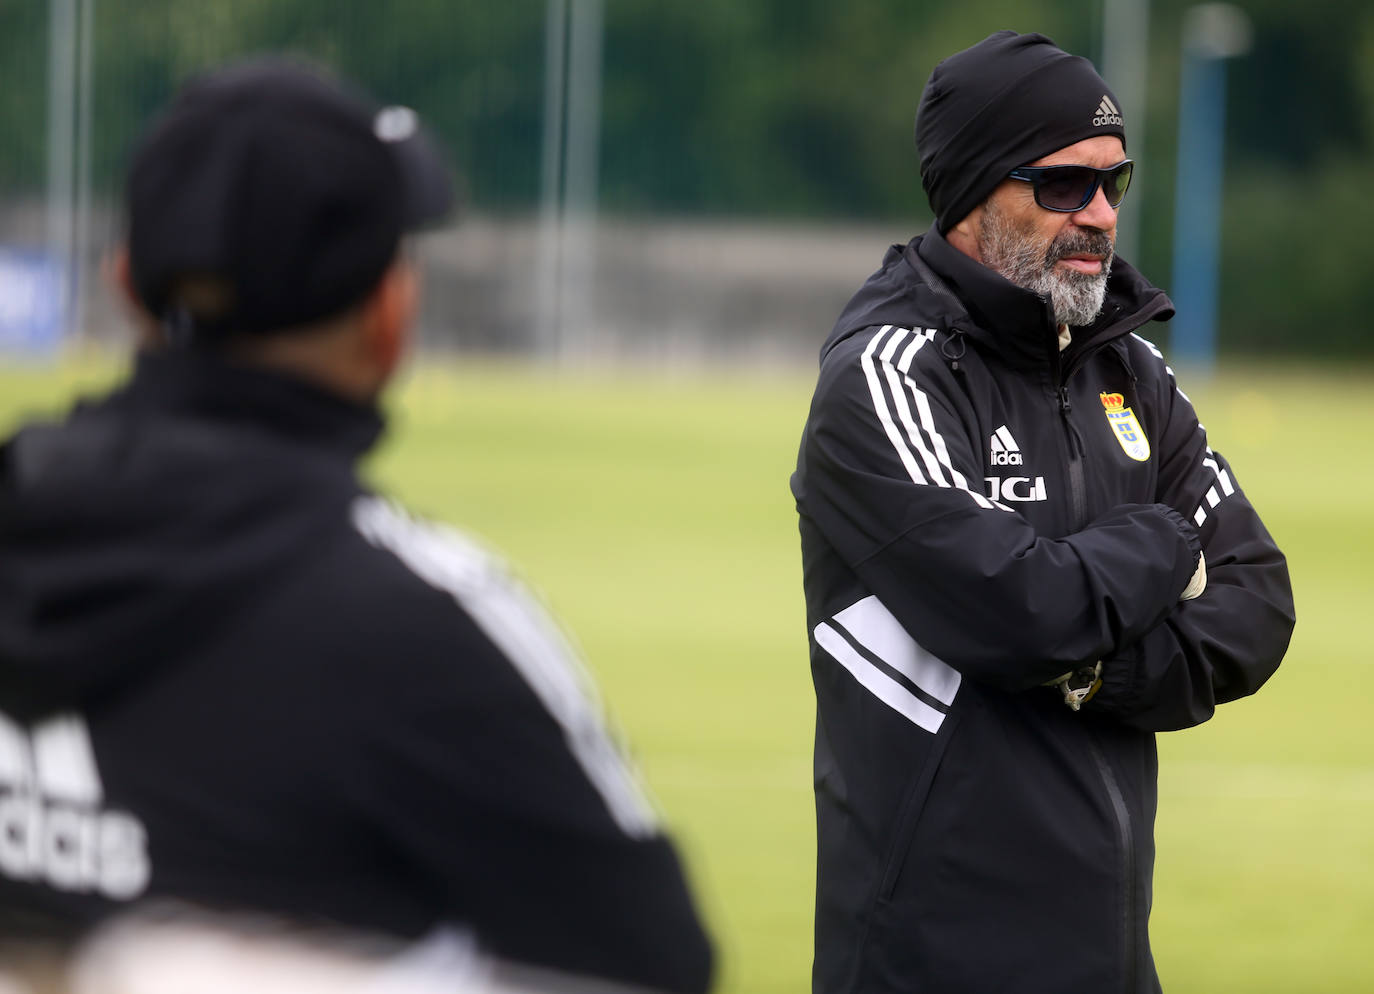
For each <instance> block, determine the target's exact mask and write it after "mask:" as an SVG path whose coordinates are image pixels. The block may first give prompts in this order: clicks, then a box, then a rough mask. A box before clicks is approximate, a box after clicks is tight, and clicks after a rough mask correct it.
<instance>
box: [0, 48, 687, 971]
mask: <svg viewBox="0 0 1374 994" xmlns="http://www.w3.org/2000/svg"><path fill="white" fill-rule="evenodd" d="M126 198H127V200H126V205H127V222H128V232H127V243H126V244H125V246H124V247H123V249H122V250H121V251H120V252H119V254H118V258H117V260H116V262H115V264H114V267H113V268H114V271H115V275H116V277H117V281H118V283H119V284H120V285H121V286H122V287H123V289H124V291H125V293H126V294H127V297H128V301H129V304H130V307H131V310H132V313H133V315H134V318H135V320H136V322H137V324H138V327H139V330H140V334H141V336H142V347H141V349H140V351H139V354H138V356H137V363H136V367H135V369H134V372H133V375H132V378H131V379H130V381H129V382H128V383H126V384H124V385H122V386H120V387H118V388H117V389H115V390H114V391H113V392H112V393H111V394H110V395H109V396H106V397H104V398H103V399H100V400H96V401H94V402H91V403H87V404H83V405H80V406H78V407H77V408H76V409H75V410H74V411H73V412H71V413H70V414H69V415H68V416H67V417H65V418H64V419H62V420H60V421H58V422H54V423H35V424H32V425H29V426H27V427H25V428H24V429H23V430H21V431H19V432H18V434H17V435H15V436H14V437H13V438H11V439H9V440H8V441H7V442H5V443H4V445H3V446H0V985H3V974H4V966H5V964H4V962H3V961H4V958H5V953H6V951H7V950H8V951H9V952H11V953H14V954H15V955H20V954H22V955H24V956H25V957H26V958H29V957H31V956H33V955H36V951H37V950H39V949H40V948H41V949H42V950H45V951H55V952H56V953H57V954H58V958H59V961H60V960H61V958H62V957H63V954H65V952H66V950H68V949H69V948H72V947H76V948H77V949H84V950H90V949H92V948H97V949H100V950H104V952H103V953H101V955H102V956H104V955H107V954H109V953H110V952H111V948H110V947H111V941H113V940H111V939H110V936H111V935H112V934H113V935H114V936H116V937H118V936H127V935H128V934H129V933H128V932H126V931H115V932H113V933H111V932H109V931H108V929H111V928H112V929H116V930H123V929H128V928H133V929H134V934H135V935H143V936H144V939H141V940H136V941H135V940H130V942H132V943H133V944H132V945H131V944H130V942H115V945H116V946H123V947H124V949H125V951H126V952H129V951H131V950H135V949H138V948H145V949H150V950H152V951H153V952H152V954H150V956H148V957H145V958H144V965H145V966H148V967H149V968H157V967H158V964H159V961H165V962H167V963H171V964H174V966H171V967H167V968H165V969H163V970H162V972H161V973H160V974H157V975H156V976H157V977H158V979H156V980H147V979H146V978H145V979H144V980H143V981H139V980H137V979H129V978H127V977H126V978H125V980H126V985H125V986H122V987H121V986H119V985H118V984H117V983H113V981H114V979H115V978H114V977H113V975H107V976H106V977H105V979H106V980H109V981H111V983H112V984H113V986H110V987H82V988H81V989H82V990H121V991H123V990H154V989H156V990H163V989H171V987H169V986H168V982H169V979H170V980H172V981H175V983H174V984H173V985H172V986H174V987H175V989H176V990H179V991H185V992H188V994H195V992H197V991H202V990H225V989H236V990H250V991H251V990H255V989H264V988H263V987H262V986H261V984H260V983H257V982H254V981H250V980H248V979H246V978H249V977H262V976H264V975H265V974H264V972H263V968H262V962H261V961H262V959H263V957H264V956H265V957H267V962H268V963H269V964H270V963H271V962H276V960H275V959H273V957H276V956H277V955H278V953H279V947H280V946H281V944H283V943H285V944H286V945H288V946H292V947H294V948H297V949H298V950H299V951H300V952H299V955H296V956H293V957H290V960H289V961H290V962H291V963H293V964H294V966H292V970H293V971H296V970H303V969H304V967H303V965H302V964H307V963H308V964H316V965H318V963H319V961H318V959H317V958H315V957H313V955H311V954H309V953H308V950H310V949H313V948H314V946H315V945H316V944H319V943H322V942H324V940H326V939H333V938H337V937H338V936H341V935H342V936H349V937H352V938H358V937H361V941H363V944H362V945H361V946H360V945H358V944H356V943H350V944H349V946H348V950H347V957H346V959H345V960H343V961H339V962H346V963H350V964H353V966H354V967H355V969H353V970H351V971H350V973H349V976H350V977H351V981H350V983H349V984H348V985H346V986H344V985H342V981H340V982H339V983H335V984H334V985H332V986H325V987H318V986H309V985H306V986H303V985H302V984H297V985H295V986H294V987H293V986H292V984H290V983H288V982H286V981H285V980H283V979H282V978H281V977H280V976H279V977H277V980H276V982H275V983H274V984H272V985H269V986H268V987H267V988H266V989H281V990H286V989H293V990H306V989H308V990H317V989H327V990H355V989H356V990H363V989H367V990H381V989H383V987H385V989H386V990H397V991H400V990H412V989H413V990H420V989H424V990H432V989H443V990H452V991H458V990H462V991H476V990H481V991H487V990H489V989H493V990H494V989H498V987H499V989H501V990H506V989H509V988H510V985H511V984H514V985H515V986H516V987H518V989H519V990H522V991H526V990H540V991H544V990H559V991H572V990H582V991H588V990H596V991H612V990H631V989H633V990H635V991H643V990H654V991H670V992H681V994H701V992H703V991H705V990H706V989H707V988H708V986H709V983H710V972H711V949H710V945H709V942H708V939H707V937H706V934H705V932H704V930H703V927H702V924H701V921H700V919H699V917H698V914H697V912H696V910H695V908H694V905H693V901H692V898H691V895H690V893H689V890H688V887H687V883H686V880H685V878H684V875H683V872H682V869H681V867H680V865H679V861H678V858H677V856H676V853H675V851H674V848H673V846H672V845H671V843H670V841H669V840H668V838H667V837H666V835H665V834H664V832H663V829H662V826H661V825H660V822H659V820H658V818H657V816H656V814H655V812H654V810H653V808H652V806H651V805H650V804H649V803H648V802H647V800H646V799H645V797H644V795H643V793H642V791H641V789H640V786H639V784H638V779H637V777H636V775H635V774H634V772H633V771H632V770H631V769H630V767H629V765H628V763H627V761H626V760H625V759H624V757H623V755H622V753H621V751H620V749H619V748H618V746H617V745H616V744H615V742H614V740H613V738H612V737H611V735H610V734H609V732H608V731H607V728H606V726H605V725H604V723H603V719H602V717H601V714H600V709H599V706H598V705H597V703H596V700H595V696H594V694H593V693H592V692H591V688H590V685H589V683H588V681H587V679H586V674H585V672H584V670H583V668H582V666H581V663H580V662H579V660H578V658H577V655H576V653H575V652H574V651H573V649H572V648H571V646H570V644H569V642H568V640H567V639H566V638H565V637H564V636H563V635H562V634H561V633H560V630H559V629H558V627H557V626H556V624H555V623H554V622H553V621H552V620H551V619H550V618H549V617H548V616H547V615H546V614H545V613H544V611H543V610H542V609H541V607H540V606H539V604H538V602H537V600H536V599H535V598H534V597H532V596H531V595H530V594H529V593H528V592H527V591H526V590H525V589H524V587H523V586H522V585H521V584H520V583H519V582H518V581H517V580H516V579H514V578H513V576H512V575H511V574H510V572H509V571H508V570H507V569H506V568H505V567H504V566H503V565H502V563H501V561H500V560H499V559H498V558H496V557H495V556H494V555H492V554H491V553H489V552H487V551H485V550H484V549H483V548H482V547H480V546H479V545H478V544H477V543H476V542H474V541H472V540H470V539H467V538H465V537H463V536H461V535H459V534H458V533H456V532H452V531H449V530H447V529H444V528H442V527H439V526H436V525H434V524H431V523H428V522H426V521H423V520H420V519H417V518H415V517H413V516H411V515H409V514H407V513H406V512H404V511H403V510H401V509H400V508H399V507H397V506H396V505H395V504H394V503H392V502H391V501H389V500H387V499H384V498H383V497H382V496H379V495H378V494H376V493H374V492H372V491H371V490H370V489H368V488H367V487H366V486H365V485H364V484H363V483H362V482H360V480H359V478H358V475H357V468H356V466H357V462H358V460H359V458H360V457H361V456H362V455H363V454H364V453H365V452H366V451H367V450H368V449H369V448H370V447H371V446H372V445H373V444H374V442H375V441H376V440H377V438H378V436H379V434H380V432H381V431H382V419H381V415H380V411H379V407H378V397H379V394H380V392H381V391H382V389H383V388H384V387H385V386H386V384H387V383H388V382H389V381H390V380H391V379H392V377H393V375H394V373H395V371H396V369H397V365H398V363H399V362H400V360H401V358H402V356H403V355H404V354H405V352H406V348H407V345H408V342H409V337H410V334H411V329H412V325H413V319H414V317H415V309H416V295H417V290H416V279H417V277H416V270H415V267H414V265H413V263H412V261H411V260H410V258H409V256H408V253H407V251H406V250H405V248H404V247H403V239H404V238H405V236H406V234H407V232H410V231H413V230H415V229H416V228H417V227H419V226H421V225H424V224H426V223H429V222H434V221H436V220H438V219H440V218H441V217H442V216H443V215H444V214H445V212H446V211H447V210H448V208H449V204H450V200H451V199H452V198H451V194H450V183H449V179H448V175H447V167H446V165H445V164H444V163H443V161H442V160H441V159H440V158H439V157H438V155H437V153H436V151H435V148H434V146H433V144H432V143H431V142H430V141H429V139H428V138H427V137H426V132H425V131H424V130H423V129H421V128H420V127H419V124H418V121H417V118H416V115H415V114H414V113H413V112H412V111H410V110H408V109H406V108H403V107H385V108H382V107H377V106H376V105H374V104H373V103H372V102H371V101H370V100H367V99H365V98H363V97H362V96H360V95H359V94H356V93H354V92H353V91H352V90H350V89H349V88H348V87H346V86H345V85H344V84H342V83H340V82H339V81H337V80H334V79H332V78H330V77H328V76H327V75H325V74H324V73H323V72H321V71H319V70H317V69H315V68H313V67H310V66H306V65H301V64H297V63H293V62H285V61H279V60H274V59H260V60H252V61H249V62H246V63H240V64H236V65H234V66H231V67H229V68H226V69H222V70H220V71H217V72H212V73H210V74H208V75H205V76H203V77H199V78H197V79H195V80H193V81H192V82H191V83H189V84H188V85H187V86H186V87H185V88H184V89H183V90H182V92H181V93H180V94H179V95H178V97H177V98H176V100H175V101H174V102H173V103H172V105H171V106H170V107H169V109H168V110H167V111H166V112H165V113H164V114H163V115H162V116H161V117H160V118H159V119H158V120H157V121H156V122H154V124H153V125H152V127H151V128H150V129H149V131H148V132H147V133H146V135H145V136H144V138H143V139H142V141H141V143H140V144H139V146H138V147H137V149H136V150H135V153H134V156H133V162H132V166H131V169H130V172H129V177H128V185H127V189H126ZM244 916H247V917H244ZM264 916H266V917H264ZM206 923H209V925H210V926H211V927H210V930H209V932H210V934H211V935H219V936H220V937H221V938H220V939H218V940H214V941H210V940H207V939H206V937H205V936H206V933H205V932H204V930H203V928H202V926H205V925H206ZM264 923H266V924H264ZM140 924H142V926H143V927H142V928H137V927H136V926H138V925H140ZM169 925H171V926H172V928H171V929H170V931H169V930H168V926H169ZM92 930H95V932H94V937H93V938H88V936H89V935H90V934H91V933H92ZM150 935H151V936H152V937H153V938H154V939H156V940H157V941H149V939H148V936H150ZM168 936H171V937H173V938H176V937H178V936H179V937H180V939H181V941H180V943H178V946H179V947H180V948H179V949H174V950H167V949H166V946H165V944H164V943H163V941H162V938H164V937H168ZM293 939H299V942H292V941H291V940H293ZM16 949H18V950H20V952H19V953H16V952H15V951H16ZM414 950H420V951H421V953H422V955H421V958H422V959H425V960H426V961H433V960H434V959H435V957H437V960H438V961H440V962H444V963H449V964H451V965H452V966H453V969H452V970H451V971H448V972H447V973H445V972H444V971H440V976H439V977H437V978H433V979H434V981H435V982H434V985H433V986H424V987H423V988H421V987H419V986H415V987H411V986H405V985H398V983H397V981H398V977H397V976H396V969H395V967H397V961H398V960H400V959H404V961H405V962H407V963H412V964H413V963H414V961H415V957H414V956H413V955H411V953H412V952H413V951H414ZM197 951H202V952H207V953H212V954H213V955H210V956H209V960H210V961H211V962H213V964H214V966H213V968H212V969H213V975H209V976H205V975H190V976H186V975H175V976H172V977H170V978H169V976H168V974H169V973H175V971H176V969H178V968H179V967H184V966H185V965H186V964H187V963H190V964H192V965H194V964H196V963H197V960H196V959H195V957H194V956H193V955H189V954H191V953H195V952H197ZM168 952H178V953H179V955H173V956H171V957H170V958H168V956H166V955H163V954H164V953H168ZM255 952H256V954H257V955H256V956H254V953H255ZM364 953H368V954H369V955H366V956H364V955H363V954H364ZM77 960H78V963H80V962H84V960H82V959H81V958H80V957H77ZM244 960H254V961H256V962H257V964H258V969H256V970H246V971H244V972H242V973H237V974H236V973H234V968H235V966H236V963H237V964H239V965H243V964H242V961H244ZM101 962H106V960H103V959H102V960H101ZM478 964H480V968H479V966H478ZM338 966H339V963H337V962H332V961H331V964H330V965H329V966H328V968H327V969H321V970H318V971H314V972H310V971H307V972H305V973H298V972H293V973H292V976H306V975H309V976H315V977H321V976H326V975H337V974H339V970H338V969H337V967H338ZM460 967H461V969H460ZM207 969H211V968H208V967H207ZM311 969H312V970H313V969H314V968H313V967H312V968H311ZM225 971H228V972H229V976H228V978H227V979H226V977H225V975H224V974H225ZM100 972H101V970H100V969H99V968H97V969H96V973H97V974H99V973H100ZM459 974H461V975H459ZM235 977H237V980H235V979H234V978H235ZM388 978H390V979H388ZM502 978H504V979H502ZM531 978H535V979H531ZM498 980H499V983H498ZM384 981H385V982H384ZM488 981H490V984H489V983H488Z"/></svg>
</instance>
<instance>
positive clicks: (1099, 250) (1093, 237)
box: [1045, 228, 1115, 271]
mask: <svg viewBox="0 0 1374 994" xmlns="http://www.w3.org/2000/svg"><path fill="white" fill-rule="evenodd" d="M1080 252H1086V253H1089V254H1091V255H1100V256H1102V266H1103V270H1104V271H1105V270H1106V268H1107V267H1108V266H1110V265H1111V262H1112V257H1113V256H1114V255H1115V249H1114V246H1113V244H1112V238H1111V236H1110V235H1108V234H1107V233H1106V232H1105V231H1091V230H1084V229H1082V228H1080V229H1078V230H1076V231H1065V232H1063V233H1061V234H1060V235H1059V237H1058V238H1056V239H1055V240H1054V241H1052V242H1051V243H1050V247H1049V250H1048V251H1046V253H1045V266H1046V268H1048V267H1050V266H1053V265H1054V264H1055V263H1056V262H1058V261H1059V260H1060V259H1063V258H1064V257H1065V256H1070V255H1077V254H1078V253H1080Z"/></svg>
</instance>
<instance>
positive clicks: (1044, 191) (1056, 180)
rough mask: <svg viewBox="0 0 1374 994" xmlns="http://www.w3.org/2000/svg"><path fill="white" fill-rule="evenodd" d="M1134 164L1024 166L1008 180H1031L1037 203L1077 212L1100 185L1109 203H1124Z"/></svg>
mask: <svg viewBox="0 0 1374 994" xmlns="http://www.w3.org/2000/svg"><path fill="white" fill-rule="evenodd" d="M1134 166H1135V163H1134V162H1132V161H1131V160H1130V159H1123V160H1122V161H1121V162H1118V163H1117V164H1116V165H1114V166H1108V167H1107V168H1106V169H1094V168H1093V167H1092V166H1021V167H1019V168H1017V169H1013V170H1012V171H1011V172H1009V173H1007V177H1008V178H1009V179H1019V180H1021V181H1022V182H1025V183H1030V184H1031V188H1032V189H1033V190H1034V192H1035V202H1036V203H1037V204H1039V205H1040V206H1041V207H1043V208H1045V210H1047V211H1059V212H1060V213H1061V214H1075V213H1077V212H1078V211H1081V210H1082V209H1083V208H1084V207H1087V206H1088V204H1089V203H1091V202H1092V199H1093V196H1094V195H1095V194H1096V193H1097V188H1098V187H1099V186H1100V187H1102V192H1103V193H1105V194H1106V195H1107V203H1109V204H1111V205H1112V206H1113V207H1119V206H1120V205H1121V198H1122V197H1124V196H1126V187H1128V186H1130V185H1131V169H1132V168H1133V167H1134Z"/></svg>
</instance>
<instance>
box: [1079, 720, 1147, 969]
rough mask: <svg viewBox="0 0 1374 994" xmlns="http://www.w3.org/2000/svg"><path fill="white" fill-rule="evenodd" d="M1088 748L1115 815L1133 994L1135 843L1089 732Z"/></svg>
mask: <svg viewBox="0 0 1374 994" xmlns="http://www.w3.org/2000/svg"><path fill="white" fill-rule="evenodd" d="M1088 745H1089V748H1090V749H1091V750H1092V755H1093V760H1094V761H1095V762H1096V763H1097V772H1098V773H1099V774H1100V775H1101V776H1102V782H1103V784H1105V785H1106V788H1107V797H1108V798H1109V799H1110V800H1111V802H1112V813H1113V814H1114V815H1115V816H1116V832H1117V840H1118V841H1119V842H1120V843H1121V855H1122V862H1123V866H1124V869H1125V871H1126V876H1125V879H1124V881H1123V885H1122V904H1121V941H1122V954H1123V958H1124V959H1125V961H1126V964H1125V965H1126V968H1125V971H1124V976H1125V981H1126V983H1125V988H1124V989H1125V991H1126V994H1135V989H1136V941H1135V932H1136V929H1135V844H1134V833H1132V831H1131V813H1130V810H1129V809H1128V808H1127V807H1126V798H1125V797H1124V796H1123V795H1122V793H1121V787H1120V785H1118V784H1117V782H1116V774H1114V773H1113V772H1112V768H1111V766H1110V765H1108V763H1107V756H1106V754H1105V753H1103V751H1102V747H1101V746H1100V745H1099V744H1098V741H1097V736H1096V734H1094V733H1093V732H1092V731H1089V733H1088Z"/></svg>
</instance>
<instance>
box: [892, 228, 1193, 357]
mask: <svg viewBox="0 0 1374 994" xmlns="http://www.w3.org/2000/svg"><path fill="white" fill-rule="evenodd" d="M903 257H904V259H905V261H906V262H907V263H908V264H909V265H910V266H911V267H912V268H913V269H914V270H916V273H917V275H918V276H923V277H924V278H926V279H931V278H932V277H933V278H934V281H935V283H936V285H938V286H943V287H944V288H945V289H947V291H948V295H949V297H950V298H951V299H952V300H953V302H954V305H955V308H956V314H955V323H954V324H953V325H952V326H951V327H952V328H957V330H959V331H961V332H963V333H965V334H967V335H969V336H970V337H972V338H974V339H975V341H978V342H979V343H981V344H982V345H983V346H984V347H986V348H991V349H994V350H996V351H999V352H1001V353H1002V354H1003V355H1004V356H1005V357H1006V358H1007V359H1008V360H1009V361H1012V362H1016V363H1017V364H1038V363H1044V362H1050V363H1051V364H1057V363H1058V362H1059V344H1058V330H1057V327H1056V325H1055V322H1054V318H1053V313H1052V312H1051V310H1050V306H1049V301H1048V300H1047V299H1046V298H1044V297H1041V296H1040V295H1039V294H1035V293H1032V292H1031V291H1029V290H1025V289H1022V288H1021V287H1019V286H1016V285H1015V284H1014V283H1010V282H1008V281H1007V280H1005V279H1003V278H1002V277H1001V276H999V275H998V274H997V273H995V272H993V271H992V270H991V269H988V268H987V267H986V266H984V265H982V264H981V263H979V262H976V261H975V260H973V259H970V258H969V257H968V256H966V255H965V254H964V253H962V252H960V251H959V250H958V249H956V248H955V247H954V246H952V245H950V244H949V242H948V241H946V240H945V238H944V236H943V235H941V234H940V232H939V231H938V230H937V229H936V228H934V227H932V228H931V229H930V231H928V232H926V233H925V234H924V235H921V236H918V237H917V238H915V239H913V240H912V241H911V242H910V243H909V244H908V245H907V247H906V250H905V251H904V252H903ZM959 311H962V312H963V313H962V318H963V320H962V321H961V320H960V317H959V316H958V312H959ZM1173 313H1174V306H1173V303H1172V302H1171V301H1170V300H1169V298H1168V296H1167V295H1165V293H1164V291H1163V290H1160V289H1159V288H1158V287H1155V286H1152V285H1151V284H1150V283H1149V281H1148V280H1146V279H1145V278H1144V277H1143V276H1141V275H1140V273H1138V272H1137V271H1136V270H1135V268H1134V267H1133V266H1131V265H1130V264H1129V263H1127V262H1125V261H1124V260H1122V259H1120V258H1117V259H1115V260H1114V261H1113V263H1112V273H1111V275H1110V276H1109V277H1108V278H1107V295H1106V298H1105V300H1104V302H1103V306H1102V311H1101V313H1100V314H1099V315H1098V317H1097V319H1096V320H1095V321H1094V322H1093V323H1092V324H1091V325H1089V326H1088V327H1086V328H1075V329H1073V336H1074V341H1073V344H1072V345H1071V346H1070V347H1069V349H1068V356H1069V357H1070V358H1072V357H1074V356H1077V355H1081V354H1084V353H1086V352H1088V351H1089V350H1093V349H1096V348H1097V347H1098V346H1100V345H1102V344H1104V343H1105V342H1108V341H1111V340H1112V339H1114V338H1119V337H1121V336H1122V335H1125V334H1127V333H1129V332H1131V331H1134V330H1135V329H1136V328H1139V327H1140V326H1141V325H1143V324H1145V323H1146V322H1148V321H1151V320H1157V321H1167V320H1168V319H1169V318H1171V317H1172V316H1173Z"/></svg>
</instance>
